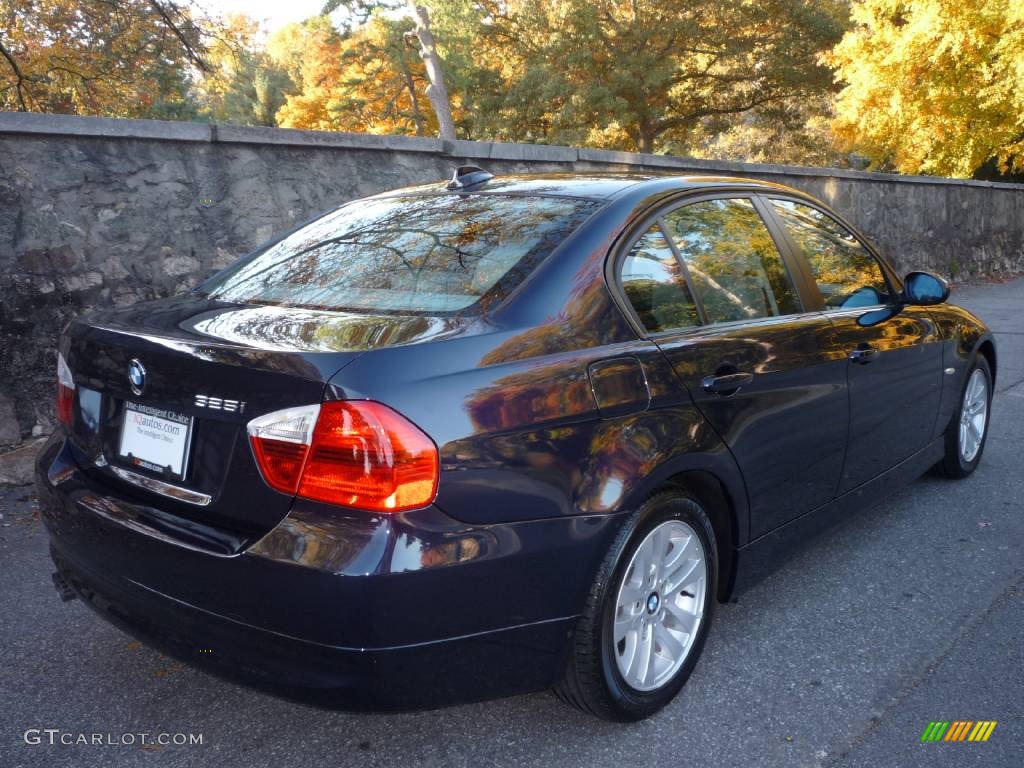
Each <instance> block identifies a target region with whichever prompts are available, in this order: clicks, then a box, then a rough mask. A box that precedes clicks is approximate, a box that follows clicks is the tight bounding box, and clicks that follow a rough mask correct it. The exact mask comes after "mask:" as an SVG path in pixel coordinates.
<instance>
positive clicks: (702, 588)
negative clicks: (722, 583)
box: [613, 520, 708, 691]
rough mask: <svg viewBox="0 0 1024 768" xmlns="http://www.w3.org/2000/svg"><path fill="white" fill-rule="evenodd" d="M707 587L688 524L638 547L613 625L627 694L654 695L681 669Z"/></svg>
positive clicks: (698, 545)
mask: <svg viewBox="0 0 1024 768" xmlns="http://www.w3.org/2000/svg"><path fill="white" fill-rule="evenodd" d="M707 583H708V566H707V558H706V556H705V552H704V545H703V543H702V542H701V539H700V537H699V536H698V535H697V532H696V531H695V530H694V529H693V528H692V527H690V526H689V525H688V524H686V523H684V522H682V521H681V520H669V521H667V522H664V523H661V524H660V525H658V526H656V527H655V528H654V529H653V530H651V531H650V533H648V534H647V536H646V537H645V538H644V540H643V541H642V542H640V546H638V547H637V548H636V551H635V552H634V553H633V557H632V558H631V559H630V561H629V565H628V566H627V568H626V570H625V572H624V575H623V578H622V583H621V584H620V585H619V591H618V595H617V597H616V601H615V616H614V619H613V642H614V647H613V653H614V655H615V662H616V665H617V666H618V670H619V673H620V674H621V675H622V678H623V679H624V680H625V682H626V683H627V684H628V685H629V686H630V687H631V688H634V689H635V690H638V691H653V690H655V689H657V688H659V687H661V686H662V685H664V684H665V683H667V682H668V681H670V680H671V679H672V678H673V677H674V676H675V674H676V673H677V672H678V671H679V669H680V667H682V666H683V662H685V661H686V658H687V656H688V655H689V653H690V649H691V648H692V647H693V642H694V640H695V639H696V637H697V634H698V631H699V630H700V626H701V621H702V620H703V614H704V599H705V592H706V590H707Z"/></svg>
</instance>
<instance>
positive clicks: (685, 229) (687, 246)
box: [663, 198, 801, 323]
mask: <svg viewBox="0 0 1024 768" xmlns="http://www.w3.org/2000/svg"><path fill="white" fill-rule="evenodd" d="M663 222H664V224H665V228H666V230H667V231H668V234H669V236H670V237H672V238H673V240H674V241H675V244H676V247H677V248H678V249H679V253H680V255H681V256H682V258H683V261H684V262H685V263H686V269H687V271H688V272H689V274H690V280H691V281H692V283H693V286H694V291H695V292H696V293H697V298H698V299H699V301H700V303H701V304H702V305H703V307H704V314H705V318H706V320H707V322H708V323H727V322H732V321H735V320H753V319H756V318H762V317H776V316H779V315H789V314H794V313H797V312H800V311H801V306H800V300H799V298H798V297H797V293H796V289H795V288H794V286H793V282H792V280H791V279H790V277H789V272H788V271H787V270H786V265H785V263H784V262H783V260H782V256H781V255H780V254H779V251H778V249H777V248H776V247H775V241H774V240H772V237H771V234H770V233H769V232H768V228H767V227H766V226H765V223H764V221H763V220H762V219H761V216H760V214H759V213H758V212H757V211H756V210H755V209H754V206H753V203H751V201H750V200H747V199H743V198H736V199H721V200H705V201H702V202H699V203H691V204H690V205H685V206H683V207H681V208H677V209H676V210H674V211H671V212H669V213H668V214H666V215H665V216H664V217H663Z"/></svg>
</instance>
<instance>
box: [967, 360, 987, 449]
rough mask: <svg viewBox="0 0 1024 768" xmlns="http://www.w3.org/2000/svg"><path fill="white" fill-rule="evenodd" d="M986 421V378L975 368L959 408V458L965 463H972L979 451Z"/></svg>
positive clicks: (983, 373) (982, 372)
mask: <svg viewBox="0 0 1024 768" xmlns="http://www.w3.org/2000/svg"><path fill="white" fill-rule="evenodd" d="M987 421H988V378H987V377H986V376H985V372H984V371H982V370H981V369H980V368H975V369H974V372H973V373H972V374H971V378H970V379H969V380H968V381H967V388H966V389H965V390H964V402H963V405H962V407H961V408H960V458H962V459H963V460H964V462H965V463H970V462H972V461H974V457H975V456H977V455H978V451H980V450H981V441H982V440H983V439H984V437H985V424H986V422H987Z"/></svg>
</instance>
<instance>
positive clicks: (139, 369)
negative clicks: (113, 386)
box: [128, 359, 146, 395]
mask: <svg viewBox="0 0 1024 768" xmlns="http://www.w3.org/2000/svg"><path fill="white" fill-rule="evenodd" d="M128 383H129V384H131V385H132V392H134V393H135V394H136V395H141V394H142V390H143V388H144V387H145V386H146V369H145V367H144V366H143V365H142V363H140V362H139V361H138V360H136V359H132V360H131V362H129V363H128Z"/></svg>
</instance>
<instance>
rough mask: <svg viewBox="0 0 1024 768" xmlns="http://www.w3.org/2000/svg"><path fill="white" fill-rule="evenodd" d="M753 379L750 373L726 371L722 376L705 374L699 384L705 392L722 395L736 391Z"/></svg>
mask: <svg viewBox="0 0 1024 768" xmlns="http://www.w3.org/2000/svg"><path fill="white" fill-rule="evenodd" d="M753 380H754V374H752V373H727V374H725V375H724V376H705V377H704V379H703V380H702V381H701V383H700V385H701V386H702V387H703V388H704V391H705V392H711V393H712V394H715V395H723V396H724V395H731V394H734V393H736V392H738V391H739V389H740V387H742V386H743V385H744V384H749V383H750V382H752V381H753Z"/></svg>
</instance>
